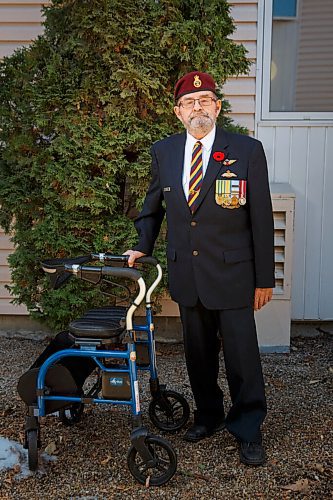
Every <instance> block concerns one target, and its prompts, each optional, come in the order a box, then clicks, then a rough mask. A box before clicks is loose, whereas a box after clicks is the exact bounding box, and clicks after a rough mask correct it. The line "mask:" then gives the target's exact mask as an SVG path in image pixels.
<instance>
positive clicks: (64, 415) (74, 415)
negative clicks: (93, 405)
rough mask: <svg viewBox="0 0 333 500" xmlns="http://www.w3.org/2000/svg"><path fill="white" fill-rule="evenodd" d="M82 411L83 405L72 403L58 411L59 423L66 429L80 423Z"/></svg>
mask: <svg viewBox="0 0 333 500" xmlns="http://www.w3.org/2000/svg"><path fill="white" fill-rule="evenodd" d="M83 410H84V404H83V403H74V404H72V405H71V406H69V407H67V408H62V409H61V410H59V418H60V420H61V422H62V423H63V424H64V425H66V426H67V427H71V426H72V425H75V424H77V423H78V422H80V420H81V417H82V414H83Z"/></svg>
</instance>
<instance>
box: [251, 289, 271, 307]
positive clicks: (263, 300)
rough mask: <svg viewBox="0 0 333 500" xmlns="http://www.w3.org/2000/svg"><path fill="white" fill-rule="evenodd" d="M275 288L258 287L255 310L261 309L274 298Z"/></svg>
mask: <svg viewBox="0 0 333 500" xmlns="http://www.w3.org/2000/svg"><path fill="white" fill-rule="evenodd" d="M272 295H273V288H256V289H255V292H254V306H253V307H254V310H255V311H259V309H261V308H262V307H263V306H264V305H266V304H267V303H268V302H269V301H270V300H271V298H272Z"/></svg>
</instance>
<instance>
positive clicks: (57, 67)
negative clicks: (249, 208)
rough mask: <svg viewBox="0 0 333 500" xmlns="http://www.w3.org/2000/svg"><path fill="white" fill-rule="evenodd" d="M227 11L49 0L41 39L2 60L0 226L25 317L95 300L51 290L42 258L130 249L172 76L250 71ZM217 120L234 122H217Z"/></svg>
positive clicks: (166, 125)
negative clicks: (7, 237) (9, 246)
mask: <svg viewBox="0 0 333 500" xmlns="http://www.w3.org/2000/svg"><path fill="white" fill-rule="evenodd" d="M229 9H230V7H229V5H228V3H227V1H225V0H211V1H209V2H207V1H204V0H160V1H157V0H138V1H136V2H126V1H124V0H103V1H101V0H62V1H61V0H54V1H53V2H52V4H51V5H50V6H48V7H46V8H45V9H44V14H45V25H44V26H45V31H44V34H43V35H42V36H40V37H39V38H38V39H36V40H35V41H34V42H33V43H32V44H31V45H30V46H29V47H27V48H21V49H19V50H17V51H16V52H15V53H14V54H13V55H11V56H10V57H6V58H4V60H3V61H2V62H1V63H0V206H1V209H0V225H1V226H2V227H3V228H4V229H5V231H6V232H7V233H10V234H11V235H12V240H13V242H14V243H15V251H14V253H13V254H12V255H11V256H10V258H9V262H10V266H11V269H12V280H13V285H12V286H11V293H12V294H13V296H14V297H15V299H14V302H15V303H18V304H25V305H26V306H27V307H28V309H29V311H30V312H31V313H32V315H33V316H34V317H35V318H38V319H44V320H46V321H47V322H48V324H49V325H50V326H51V327H54V328H61V327H63V326H64V325H65V324H67V322H68V321H69V320H70V319H71V318H73V317H75V316H77V315H78V314H79V313H80V312H82V311H83V310H84V309H85V308H86V307H87V306H92V305H97V304H101V294H100V293H99V291H98V290H97V289H96V288H94V287H92V286H89V285H87V284H85V283H82V282H80V281H79V280H72V281H71V282H70V284H69V285H68V286H65V287H63V288H61V289H59V290H55V291H54V290H50V287H49V285H48V282H47V279H46V278H45V276H44V273H43V271H42V270H41V267H40V260H41V259H42V258H54V257H68V256H75V255H81V254H85V253H89V252H92V251H97V252H105V251H108V250H111V251H113V252H114V253H117V252H120V253H122V252H123V251H124V250H126V249H128V248H131V246H132V245H133V244H134V243H135V242H136V233H135V230H134V227H133V223H132V219H133V217H135V215H136V214H137V210H138V209H140V206H141V205H142V201H143V197H144V193H145V190H146V188H147V183H148V181H149V176H150V147H151V144H152V143H153V142H154V141H156V140H158V139H161V138H163V137H165V136H167V135H169V134H172V133H175V132H177V131H178V130H181V124H180V123H179V122H178V121H177V119H176V118H175V116H174V115H173V87H174V84H175V82H176V81H177V79H178V78H179V77H180V76H182V75H183V74H184V73H186V72H188V71H193V70H195V69H198V70H201V71H208V72H209V73H211V74H212V75H213V77H214V78H215V79H216V80H217V81H218V82H219V83H220V84H223V83H224V82H225V80H226V79H227V77H229V76H231V75H239V74H241V73H246V72H247V71H248V68H249V65H250V63H249V61H248V60H247V59H246V50H245V48H244V47H243V46H242V45H240V44H236V43H234V42H233V41H232V40H231V39H230V35H231V34H232V33H233V31H234V29H235V27H234V24H233V20H232V18H231V16H230V12H229ZM227 106H228V104H227V103H226V102H224V112H225V111H226V110H227V109H228V108H227ZM221 123H222V125H224V126H226V127H227V128H230V127H234V126H233V125H232V124H231V121H230V119H229V118H227V117H226V116H225V115H221ZM236 128H237V127H236ZM243 131H244V130H243ZM163 240H164V238H163V237H162V238H161V239H160V241H159V243H158V245H157V248H156V255H157V256H158V257H160V258H161V259H162V260H163V258H164V257H163V255H164V241H163Z"/></svg>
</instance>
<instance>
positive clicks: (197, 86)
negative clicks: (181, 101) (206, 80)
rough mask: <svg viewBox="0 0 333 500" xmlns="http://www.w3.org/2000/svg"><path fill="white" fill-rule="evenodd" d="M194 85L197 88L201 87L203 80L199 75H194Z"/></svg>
mask: <svg viewBox="0 0 333 500" xmlns="http://www.w3.org/2000/svg"><path fill="white" fill-rule="evenodd" d="M193 85H194V87H195V88H196V89H199V88H200V87H201V85H202V81H201V80H200V77H199V75H195V76H194V80H193Z"/></svg>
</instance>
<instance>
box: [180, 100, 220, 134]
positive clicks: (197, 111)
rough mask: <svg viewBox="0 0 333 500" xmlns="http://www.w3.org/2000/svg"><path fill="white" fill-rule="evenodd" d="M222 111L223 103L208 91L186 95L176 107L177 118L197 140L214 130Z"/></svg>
mask: <svg viewBox="0 0 333 500" xmlns="http://www.w3.org/2000/svg"><path fill="white" fill-rule="evenodd" d="M220 111H221V101H220V100H218V99H217V97H216V95H215V94H214V93H213V92H211V91H208V90H207V91H205V90H203V91H202V92H192V93H191V94H186V95H184V96H183V97H181V98H180V99H179V101H178V102H177V105H176V106H175V107H174V112H175V114H176V116H177V118H179V120H180V121H181V122H182V124H183V125H184V127H185V128H186V129H187V130H188V132H189V133H190V134H191V135H193V137H195V138H196V139H202V137H204V136H205V135H207V134H208V133H209V132H210V131H211V130H212V128H213V127H214V125H215V122H216V119H217V117H218V116H219V114H220Z"/></svg>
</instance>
